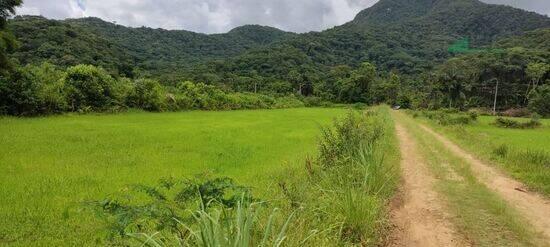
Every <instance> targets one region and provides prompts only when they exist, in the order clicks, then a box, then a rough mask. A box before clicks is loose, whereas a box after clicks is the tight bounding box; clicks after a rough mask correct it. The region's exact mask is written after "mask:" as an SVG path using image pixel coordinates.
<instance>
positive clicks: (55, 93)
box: [25, 63, 68, 114]
mask: <svg viewBox="0 0 550 247" xmlns="http://www.w3.org/2000/svg"><path fill="white" fill-rule="evenodd" d="M25 69H26V70H28V71H29V72H30V73H31V74H32V75H33V76H34V79H35V80H36V82H37V83H38V84H39V87H40V90H39V92H38V97H39V98H40V99H41V101H42V104H43V105H42V106H41V109H40V112H41V113H44V114H53V113H61V112H64V111H66V110H67V109H68V104H67V99H66V95H65V91H64V90H63V88H64V84H63V77H64V76H65V73H64V72H63V71H61V70H58V69H57V68H56V67H55V66H54V65H52V64H49V63H43V64H41V65H40V66H32V65H27V66H26V67H25Z"/></svg>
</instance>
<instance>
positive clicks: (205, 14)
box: [17, 0, 550, 33]
mask: <svg viewBox="0 0 550 247" xmlns="http://www.w3.org/2000/svg"><path fill="white" fill-rule="evenodd" d="M377 1H378V0H24V1H23V2H24V3H23V6H22V7H20V8H19V9H18V11H17V14H21V15H42V16H45V17H47V18H52V19H65V18H79V17H92V16H93V17H99V18H101V19H103V20H106V21H110V22H116V23H118V24H121V25H125V26H132V27H141V26H146V27H152V28H164V29H172V30H173V29H178V30H181V29H184V30H189V31H194V32H200V33H224V32H227V31H229V30H231V29H233V28H235V27H238V26H242V25H246V24H259V25H266V26H272V27H276V28H279V29H282V30H285V31H292V32H299V33H302V32H309V31H321V30H325V29H327V28H331V27H334V26H337V25H341V24H344V23H346V22H348V21H351V20H352V19H353V18H354V17H355V15H356V14H357V13H359V11H361V10H362V9H365V8H368V7H370V6H372V5H373V4H374V3H376V2H377ZM482 1H483V2H487V3H497V4H506V5H510V6H514V7H517V8H523V9H526V10H530V11H535V12H538V13H540V14H544V15H548V16H550V0H482Z"/></svg>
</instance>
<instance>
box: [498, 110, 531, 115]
mask: <svg viewBox="0 0 550 247" xmlns="http://www.w3.org/2000/svg"><path fill="white" fill-rule="evenodd" d="M500 115H502V116H505V117H528V116H531V112H530V111H529V109H527V108H510V109H508V110H506V111H504V112H501V113H500Z"/></svg>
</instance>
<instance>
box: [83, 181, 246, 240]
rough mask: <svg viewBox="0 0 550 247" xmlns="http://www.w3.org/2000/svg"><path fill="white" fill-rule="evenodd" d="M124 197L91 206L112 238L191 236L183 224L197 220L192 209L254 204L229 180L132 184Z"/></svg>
mask: <svg viewBox="0 0 550 247" xmlns="http://www.w3.org/2000/svg"><path fill="white" fill-rule="evenodd" d="M126 191H127V192H126V193H125V194H123V195H120V196H117V195H115V196H113V197H110V198H106V199H104V200H101V201H93V202H89V203H87V205H88V206H89V207H91V209H93V210H94V211H95V212H96V213H98V215H100V216H101V217H102V218H103V219H105V221H106V223H107V225H108V229H109V231H110V233H111V236H112V237H116V236H119V237H122V238H125V237H127V236H128V234H131V233H136V232H153V231H166V232H168V233H171V234H177V235H178V236H181V237H183V236H186V235H188V234H189V231H188V229H186V228H185V227H184V226H182V225H180V224H179V223H185V224H187V223H191V222H193V221H194V218H193V215H192V214H190V213H189V210H190V209H193V208H194V210H199V209H204V210H206V209H208V208H213V207H223V208H233V207H236V206H237V203H238V202H239V200H244V199H246V201H247V202H252V201H253V200H254V199H253V198H252V196H251V194H250V192H249V189H248V188H246V187H243V186H240V185H237V184H235V183H234V182H233V180H231V179H229V178H214V179H202V180H189V179H182V180H175V179H172V178H168V179H161V180H160V181H159V183H158V185H157V186H148V185H143V184H137V185H132V186H130V187H129V190H126Z"/></svg>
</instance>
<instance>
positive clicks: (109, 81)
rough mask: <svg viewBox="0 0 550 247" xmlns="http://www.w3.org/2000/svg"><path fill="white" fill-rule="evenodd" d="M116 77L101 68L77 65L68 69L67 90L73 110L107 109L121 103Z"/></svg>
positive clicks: (66, 77)
mask: <svg viewBox="0 0 550 247" xmlns="http://www.w3.org/2000/svg"><path fill="white" fill-rule="evenodd" d="M114 84H115V81H114V79H113V78H112V77H111V76H110V75H109V74H107V72H106V71H105V70H103V69H101V68H97V67H95V66H92V65H77V66H74V67H70V68H68V69H67V74H66V76H65V90H66V92H67V97H68V101H69V106H70V108H71V109H72V110H73V111H86V110H105V109H107V108H108V107H111V106H114V105H116V104H119V102H120V98H119V95H117V94H116V91H115V90H114Z"/></svg>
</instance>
